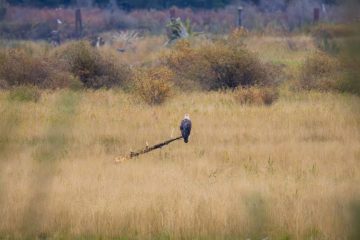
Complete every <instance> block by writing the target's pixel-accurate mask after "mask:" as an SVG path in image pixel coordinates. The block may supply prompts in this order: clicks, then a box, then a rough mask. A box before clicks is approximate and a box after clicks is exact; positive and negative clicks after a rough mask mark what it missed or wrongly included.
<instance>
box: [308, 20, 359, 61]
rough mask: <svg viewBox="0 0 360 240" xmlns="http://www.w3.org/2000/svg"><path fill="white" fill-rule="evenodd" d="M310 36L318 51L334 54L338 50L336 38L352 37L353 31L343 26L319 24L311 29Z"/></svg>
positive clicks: (349, 27)
mask: <svg viewBox="0 0 360 240" xmlns="http://www.w3.org/2000/svg"><path fill="white" fill-rule="evenodd" d="M311 34H312V36H313V38H314V41H315V45H316V46H317V47H318V48H319V49H320V50H322V51H325V52H327V53H330V54H334V53H338V52H339V50H340V49H339V44H338V43H337V38H343V37H350V36H353V35H354V30H353V28H352V27H351V26H349V25H344V24H320V25H316V26H315V27H313V28H312V30H311Z"/></svg>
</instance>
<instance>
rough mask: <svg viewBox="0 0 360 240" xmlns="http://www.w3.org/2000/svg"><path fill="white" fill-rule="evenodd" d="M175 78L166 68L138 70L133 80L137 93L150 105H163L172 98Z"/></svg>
mask: <svg viewBox="0 0 360 240" xmlns="http://www.w3.org/2000/svg"><path fill="white" fill-rule="evenodd" d="M173 77H174V74H173V72H172V71H171V70H169V69H168V68H166V67H153V68H148V69H138V70H136V71H135V73H134V78H133V81H134V86H135V90H136V93H137V94H138V95H139V96H140V98H141V99H142V100H144V101H145V102H146V103H148V104H150V105H155V104H160V103H163V102H164V101H165V100H166V99H167V98H168V97H169V96H170V93H171V85H172V79H173Z"/></svg>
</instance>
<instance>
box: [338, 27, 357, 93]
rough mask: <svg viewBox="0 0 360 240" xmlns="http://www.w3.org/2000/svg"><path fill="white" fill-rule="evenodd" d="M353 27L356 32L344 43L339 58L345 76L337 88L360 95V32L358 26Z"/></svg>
mask: <svg viewBox="0 0 360 240" xmlns="http://www.w3.org/2000/svg"><path fill="white" fill-rule="evenodd" d="M355 27H357V28H355V29H357V32H356V33H355V34H354V36H353V37H352V38H348V39H347V40H346V41H345V49H344V54H342V56H341V61H342V64H343V68H344V72H345V74H344V76H343V78H342V81H341V83H340V86H339V88H340V90H341V91H346V92H350V93H355V94H358V95H360V79H359V76H360V38H359V37H360V31H359V30H358V29H359V25H358V26H355Z"/></svg>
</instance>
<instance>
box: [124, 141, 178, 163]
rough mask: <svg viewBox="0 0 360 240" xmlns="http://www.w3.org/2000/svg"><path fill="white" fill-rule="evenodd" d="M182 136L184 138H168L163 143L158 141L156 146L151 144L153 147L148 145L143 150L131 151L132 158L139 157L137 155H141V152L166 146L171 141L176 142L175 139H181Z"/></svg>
mask: <svg viewBox="0 0 360 240" xmlns="http://www.w3.org/2000/svg"><path fill="white" fill-rule="evenodd" d="M182 138H183V137H182V136H180V137H177V138H172V139H170V140H167V141H165V142H162V143H158V144H156V145H154V146H151V147H148V146H146V148H145V149H143V150H139V151H136V152H130V158H134V157H137V156H139V155H141V154H144V153H148V152H151V151H153V150H155V149H158V148H162V147H163V146H166V145H168V144H169V143H171V142H174V141H176V140H179V139H182Z"/></svg>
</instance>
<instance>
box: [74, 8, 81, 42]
mask: <svg viewBox="0 0 360 240" xmlns="http://www.w3.org/2000/svg"><path fill="white" fill-rule="evenodd" d="M82 30H83V26H82V18H81V10H80V8H78V9H76V11H75V34H76V37H81V35H82Z"/></svg>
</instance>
